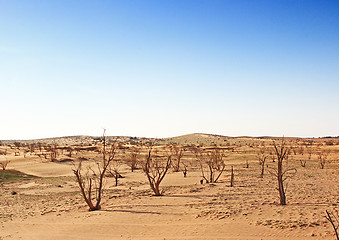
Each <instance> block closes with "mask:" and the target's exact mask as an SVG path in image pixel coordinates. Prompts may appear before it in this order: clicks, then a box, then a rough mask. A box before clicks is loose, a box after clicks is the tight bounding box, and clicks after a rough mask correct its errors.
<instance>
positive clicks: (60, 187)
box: [0, 134, 339, 240]
mask: <svg viewBox="0 0 339 240" xmlns="http://www.w3.org/2000/svg"><path fill="white" fill-rule="evenodd" d="M285 140H286V142H287V146H288V148H289V152H288V154H289V157H288V159H286V160H285V162H284V169H292V170H293V171H291V175H286V176H288V177H287V178H286V180H285V181H284V184H285V191H286V205H280V204H279V203H280V202H279V193H278V191H277V186H278V183H277V178H276V176H275V174H274V173H275V169H276V164H277V161H276V159H275V154H274V148H273V145H272V143H273V142H276V143H277V144H278V143H280V142H281V138H272V137H262V138H257V137H256V138H254V137H237V138H231V137H225V136H218V135H209V134H189V135H184V136H180V137H173V138H167V139H146V138H130V137H107V146H109V145H110V144H115V143H119V147H117V150H116V154H115V157H114V159H113V161H112V166H113V167H112V169H113V170H114V171H115V173H118V175H119V177H117V178H115V177H114V176H113V175H114V174H109V173H108V172H107V174H106V175H105V176H104V177H105V179H104V190H103V195H102V199H101V203H100V205H101V209H100V210H97V211H89V210H88V206H87V204H86V202H85V201H84V198H83V196H82V194H81V192H80V188H79V184H78V182H77V180H76V177H75V174H74V170H75V169H77V166H78V164H79V163H80V162H82V164H83V168H82V170H83V171H84V172H85V171H86V169H87V170H88V172H86V173H88V174H93V173H95V170H94V171H92V169H96V167H97V162H98V161H99V162H100V161H101V159H102V151H103V150H102V148H103V145H102V141H101V137H85V136H77V137H64V138H52V139H40V140H29V141H1V146H0V151H1V155H0V163H2V165H5V164H7V165H6V166H5V170H0V177H1V178H0V184H1V185H0V239H1V240H7V239H46V240H52V239H53V240H54V239H65V240H68V239H72V240H74V239H145V240H146V239H168V240H174V239H228V240H231V239H234V240H235V239H267V240H268V239H292V240H293V239H295V240H297V239H298V240H301V239H336V236H335V231H334V229H333V227H332V225H331V223H330V222H329V221H328V220H327V219H326V217H325V216H326V211H328V212H330V213H331V214H332V216H333V217H336V216H338V210H339V184H338V183H339V160H338V159H339V139H338V138H314V139H304V138H285ZM150 144H152V148H153V153H154V154H157V155H162V156H169V155H171V158H172V159H171V160H172V162H171V165H170V167H169V168H168V171H167V173H166V175H165V176H164V178H163V181H162V182H161V183H160V189H161V193H162V194H161V196H154V192H153V191H152V190H151V188H150V184H149V182H148V178H147V176H146V174H145V169H144V165H145V159H146V158H147V151H148V150H147V149H149V145H150ZM173 146H175V147H177V148H180V149H181V150H182V156H181V161H180V164H179V169H177V170H178V171H175V170H174V167H173V166H174V165H175V162H176V155H175V154H174V153H173V151H172V152H171V150H170V149H173ZM197 148H198V149H203V150H204V151H206V152H208V151H210V153H211V152H212V151H213V150H215V149H218V151H221V152H222V153H223V155H222V160H221V161H222V163H223V164H222V166H223V168H222V172H221V175H220V177H219V178H218V179H217V181H216V182H209V183H207V182H206V180H208V179H209V178H208V176H207V175H208V165H204V164H205V163H204V162H203V160H202V158H199V156H198V155H197V154H196V153H195V152H194V151H193V150H192V149H197ZM132 149H134V150H135V149H138V152H137V157H136V166H135V169H133V171H132V170H131V166H130V160H131V156H132V155H131V154H132ZM262 149H264V150H265V152H264V151H261V150H262ZM260 153H262V154H266V155H265V156H266V159H265V160H266V161H265V162H264V167H265V169H264V174H263V176H260V175H261V165H260V164H259V158H260ZM322 153H323V155H321V154H322ZM324 154H325V155H324ZM212 155H213V154H210V155H206V156H205V157H207V158H208V157H209V156H210V157H211V156H212ZM324 158H325V159H324ZM320 160H325V161H324V162H323V163H324V166H323V168H322V167H321V164H320ZM301 163H305V166H302V165H301ZM232 168H233V182H232V186H231V175H232V174H231V173H232V172H231V169H232ZM112 169H111V170H112ZM185 169H186V177H185V176H184V170H185ZM202 169H203V170H204V174H205V177H206V179H204V178H203V176H202ZM114 171H113V173H114ZM220 171H221V169H220V168H219V169H217V170H216V175H219V172H220ZM110 173H112V171H111V172H110ZM116 180H117V184H116ZM93 195H94V193H93ZM92 197H93V196H92ZM93 198H94V197H93ZM334 220H335V219H334ZM334 223H335V224H338V222H334Z"/></svg>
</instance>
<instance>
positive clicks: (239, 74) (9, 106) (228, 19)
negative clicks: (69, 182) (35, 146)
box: [0, 0, 339, 139]
mask: <svg viewBox="0 0 339 240" xmlns="http://www.w3.org/2000/svg"><path fill="white" fill-rule="evenodd" d="M0 83H1V85H0V89H1V91H0V104H1V108H0V109H1V114H0V139H31V138H41V137H56V136H67V135H101V134H102V129H103V128H106V129H107V134H108V135H127V136H145V137H171V136H176V135H181V134H187V133H193V132H204V133H215V134H223V135H229V136H241V135H251V136H262V135H274V136H282V135H285V136H301V137H305V136H311V137H313V136H314V137H318V136H327V135H332V136H336V135H339V126H338V123H339V1H337V0H332V1H331V0H318V1H313V0H304V1H301V0H300V1H298V0H296V1H290V0H285V1H279V0H274V1H272V0H265V1H261V0H255V1H254V0H247V1H245V0H224V1H218V0H212V1H211V0H205V1H200V0H190V1H188V0H181V1H176V0H164V1H148V0H142V1H140V0H133V1H130V0H121V1H114V0H112V1H94V0H93V1H75V0H64V1H63V0H55V1H43V0H39V1H38V0H36V1H34V0H30V1H18V0H0Z"/></svg>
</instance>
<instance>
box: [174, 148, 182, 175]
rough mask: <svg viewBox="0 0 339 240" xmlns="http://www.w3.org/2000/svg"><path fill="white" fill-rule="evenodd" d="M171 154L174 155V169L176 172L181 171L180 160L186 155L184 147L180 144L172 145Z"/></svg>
mask: <svg viewBox="0 0 339 240" xmlns="http://www.w3.org/2000/svg"><path fill="white" fill-rule="evenodd" d="M171 154H172V156H173V158H174V159H175V161H174V159H172V166H173V171H174V172H179V171H180V162H181V158H182V156H183V155H184V149H183V148H182V147H181V146H178V145H172V146H171Z"/></svg>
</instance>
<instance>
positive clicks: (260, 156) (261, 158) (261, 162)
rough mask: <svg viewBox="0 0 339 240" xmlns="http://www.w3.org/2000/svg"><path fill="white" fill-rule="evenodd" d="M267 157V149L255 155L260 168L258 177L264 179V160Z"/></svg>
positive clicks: (262, 149)
mask: <svg viewBox="0 0 339 240" xmlns="http://www.w3.org/2000/svg"><path fill="white" fill-rule="evenodd" d="M268 157H269V153H268V151H267V148H265V147H264V148H261V149H260V150H259V152H258V153H257V159H258V161H259V165H260V167H261V172H260V177H261V178H262V177H264V171H265V165H266V160H267V159H268Z"/></svg>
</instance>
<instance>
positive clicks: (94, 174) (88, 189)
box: [73, 131, 117, 211]
mask: <svg viewBox="0 0 339 240" xmlns="http://www.w3.org/2000/svg"><path fill="white" fill-rule="evenodd" d="M102 144H103V150H102V158H101V159H100V160H98V161H97V162H96V169H95V170H94V169H93V168H90V167H88V168H86V169H85V170H84V169H83V168H82V162H83V161H82V160H81V161H80V162H79V164H78V166H77V167H74V168H73V172H74V174H75V176H76V179H77V182H78V184H79V187H80V191H81V194H82V196H83V198H84V200H85V202H86V204H87V205H88V207H89V211H95V210H100V209H101V205H100V202H101V198H102V194H103V191H104V180H105V176H106V175H105V174H106V172H107V170H108V168H109V166H110V164H111V162H112V161H113V159H114V157H115V154H116V151H117V145H116V144H112V145H111V146H110V148H108V147H107V142H106V136H105V131H104V134H103V137H102ZM93 193H94V195H95V196H93ZM94 200H95V201H96V202H95V204H94V203H93V201H94Z"/></svg>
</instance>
